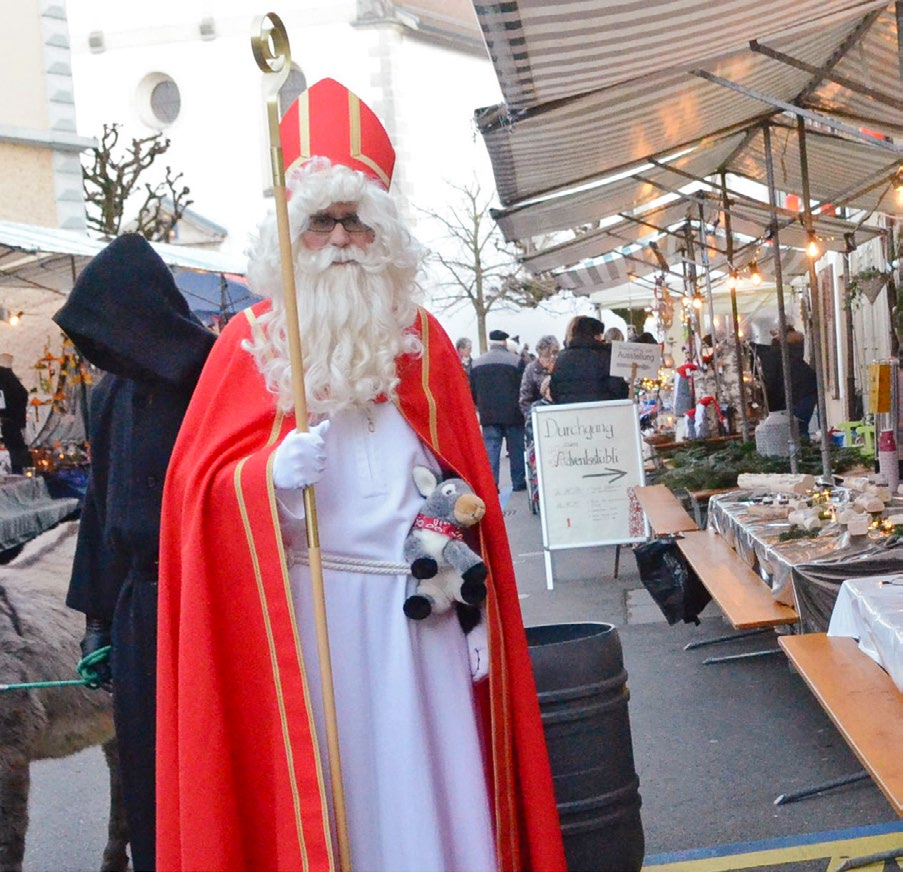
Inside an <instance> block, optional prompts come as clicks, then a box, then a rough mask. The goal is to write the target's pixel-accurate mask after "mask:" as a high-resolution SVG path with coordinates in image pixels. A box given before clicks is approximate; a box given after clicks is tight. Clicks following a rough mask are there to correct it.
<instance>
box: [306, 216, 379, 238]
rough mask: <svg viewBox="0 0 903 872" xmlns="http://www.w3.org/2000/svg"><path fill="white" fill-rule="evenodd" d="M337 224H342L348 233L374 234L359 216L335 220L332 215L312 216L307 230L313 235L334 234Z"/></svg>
mask: <svg viewBox="0 0 903 872" xmlns="http://www.w3.org/2000/svg"><path fill="white" fill-rule="evenodd" d="M336 224H341V225H342V227H344V228H345V232H346V233H372V232H373V228H372V227H368V226H367V225H366V224H364V222H363V221H361V219H360V218H358V217H357V215H346V216H345V217H344V218H333V217H332V215H327V214H325V213H318V214H317V215H311V216H310V218H309V219H308V221H307V229H308V230H310V231H311V233H322V234H324V235H325V234H327V233H332V231H333V230H334V229H335V226H336Z"/></svg>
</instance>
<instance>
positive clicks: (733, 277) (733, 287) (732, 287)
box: [727, 270, 737, 291]
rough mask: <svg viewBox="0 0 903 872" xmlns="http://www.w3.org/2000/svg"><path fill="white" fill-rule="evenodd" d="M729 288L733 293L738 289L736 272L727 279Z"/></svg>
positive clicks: (732, 272) (732, 271)
mask: <svg viewBox="0 0 903 872" xmlns="http://www.w3.org/2000/svg"><path fill="white" fill-rule="evenodd" d="M727 286H728V289H729V290H731V291H735V290H736V289H737V273H736V272H735V271H734V270H731V273H730V275H729V276H728V277H727Z"/></svg>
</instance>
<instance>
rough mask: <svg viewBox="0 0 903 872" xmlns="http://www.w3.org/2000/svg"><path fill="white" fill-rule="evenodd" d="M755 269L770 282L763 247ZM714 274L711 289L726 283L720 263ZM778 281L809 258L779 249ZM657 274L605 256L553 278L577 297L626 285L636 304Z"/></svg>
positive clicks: (801, 271)
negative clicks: (780, 276) (779, 270)
mask: <svg viewBox="0 0 903 872" xmlns="http://www.w3.org/2000/svg"><path fill="white" fill-rule="evenodd" d="M757 265H758V267H759V273H760V275H761V276H762V278H763V280H764V281H766V282H770V281H774V278H775V267H774V252H773V249H772V248H771V247H769V246H766V247H765V248H764V249H763V250H762V251H760V252H759V256H758V260H757ZM713 268H714V269H715V274H714V275H713V277H712V279H713V284H714V286H715V287H719V286H721V285H724V284H725V282H726V279H727V264H726V262H725V261H724V260H719V261H716V262H714V263H713ZM679 269H680V264H677V265H676V267H675V270H674V271H672V274H671V275H670V276H668V280H669V284H670V285H671V286H672V287H675V279H679V278H680V275H681V274H679V273H678V272H677V270H679ZM781 269H782V278H783V280H784V281H785V282H787V281H789V280H790V279H792V278H795V277H797V276H804V275H806V274H807V272H808V270H809V258H808V257H807V256H806V254H805V252H803V251H800V250H798V249H795V248H785V247H783V246H782V247H781ZM659 272H660V271H659V270H658V268H657V266H656V265H655V264H654V262H651V261H648V260H646V259H644V256H643V255H640V256H638V257H630V258H624V257H620V256H618V255H608V256H606V257H604V258H602V259H600V260H599V261H597V262H595V263H593V264H592V265H589V266H579V267H574V268H573V269H569V270H565V271H564V272H561V273H558V274H557V275H556V276H555V280H556V282H557V284H558V287H559V288H561V289H562V290H567V291H570V292H571V293H574V294H577V295H579V296H590V295H596V294H600V293H603V292H605V291H610V290H612V289H614V288H620V287H621V286H624V285H629V286H630V288H631V291H632V293H633V296H634V298H635V299H636V300H637V301H641V300H644V299H651V298H652V294H653V289H654V287H655V281H654V278H655V275H657V274H659Z"/></svg>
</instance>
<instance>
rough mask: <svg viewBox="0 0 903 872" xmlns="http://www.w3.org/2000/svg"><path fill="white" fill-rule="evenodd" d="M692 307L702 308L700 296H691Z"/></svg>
mask: <svg viewBox="0 0 903 872" xmlns="http://www.w3.org/2000/svg"><path fill="white" fill-rule="evenodd" d="M693 308H694V309H701V308H702V297H698V296H696V297H693Z"/></svg>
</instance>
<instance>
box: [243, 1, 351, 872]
mask: <svg viewBox="0 0 903 872" xmlns="http://www.w3.org/2000/svg"><path fill="white" fill-rule="evenodd" d="M251 50H252V51H253V53H254V59H255V60H256V61H257V65H258V66H259V67H260V69H261V70H262V71H263V72H264V73H265V74H267V75H268V76H269V82H270V86H271V87H270V92H269V94H268V95H267V101H266V106H267V122H268V127H269V140H270V148H269V152H270V169H271V171H272V177H273V199H274V201H275V206H276V226H277V229H278V233H279V254H280V260H281V266H282V292H283V296H284V298H285V321H286V334H287V338H288V346H289V357H290V359H291V367H292V396H293V399H294V402H295V428H296V429H297V430H298V431H299V432H301V433H306V432H307V429H308V416H307V397H306V396H305V393H304V363H303V360H304V358H303V355H302V353H301V332H300V325H299V322H298V298H297V296H296V290H295V271H294V258H293V256H292V239H291V229H290V226H289V218H288V199H287V197H286V191H285V167H284V165H283V157H282V142H281V139H280V136H279V89H280V88H281V87H282V84H283V83H284V82H285V80H286V78H288V74H289V71H290V70H291V52H290V49H289V43H288V34H287V33H286V30H285V25H283V23H282V21H281V20H280V18H279V16H277V15H275V14H274V13H272V12H270V13H268V14H267V15H265V16H263V17H261V18H257V19H255V20H254V24H253V25H252V33H251ZM304 511H305V519H306V520H305V526H306V528H307V549H308V567H309V568H310V579H311V587H312V589H313V603H314V620H315V622H316V628H317V655H318V659H319V662H320V680H321V683H322V685H323V688H322V689H323V714H324V719H325V721H326V745H327V752H328V757H329V761H328V762H329V775H330V781H331V784H332V803H333V814H334V816H335V825H336V839H337V841H338V849H339V868H340V869H341V870H342V872H351V846H350V844H349V841H348V818H347V814H346V810H345V789H344V785H343V782H342V764H341V757H340V754H339V730H338V718H337V716H336V705H335V691H334V686H333V681H332V659H331V657H330V653H329V630H328V627H327V624H326V593H325V589H324V585H323V560H322V555H321V553H320V534H319V528H318V524H317V503H316V498H315V495H314V488H313V486H309V487H306V488H304Z"/></svg>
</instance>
